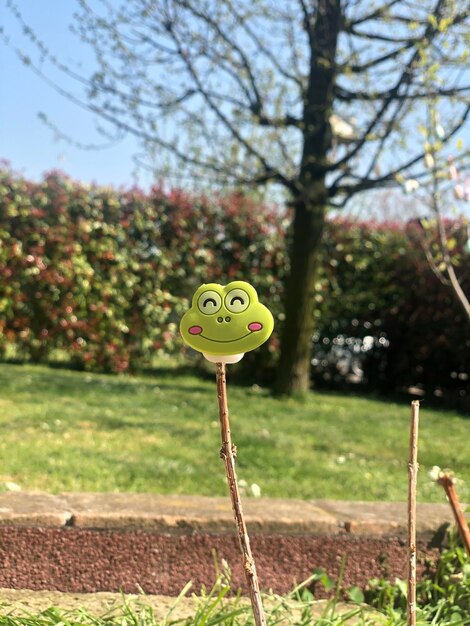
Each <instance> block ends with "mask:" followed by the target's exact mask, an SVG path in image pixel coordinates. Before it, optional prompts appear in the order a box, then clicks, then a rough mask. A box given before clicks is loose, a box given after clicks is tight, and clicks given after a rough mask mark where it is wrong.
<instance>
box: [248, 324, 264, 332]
mask: <svg viewBox="0 0 470 626" xmlns="http://www.w3.org/2000/svg"><path fill="white" fill-rule="evenodd" d="M262 328H263V324H260V323H259V322H251V324H248V330H251V331H252V332H253V333H256V332H258V331H259V330H261V329H262Z"/></svg>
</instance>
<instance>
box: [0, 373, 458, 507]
mask: <svg viewBox="0 0 470 626" xmlns="http://www.w3.org/2000/svg"><path fill="white" fill-rule="evenodd" d="M229 374H230V372H229ZM228 392H229V406H230V414H231V426H232V437H233V440H234V442H235V443H236V444H237V446H238V451H239V452H238V474H239V478H240V479H244V480H245V481H246V482H247V483H248V484H252V483H256V484H258V485H259V486H260V488H261V494H262V495H264V496H272V497H274V496H277V497H291V498H294V497H297V498H337V499H357V500H359V499H363V500H385V499H387V500H405V499H406V485H407V455H408V423H409V413H410V409H409V406H407V405H406V404H398V403H394V402H388V401H380V400H374V399H370V398H366V397H354V396H344V395H339V394H334V393H311V394H310V395H309V397H308V399H307V400H304V401H299V400H292V399H283V400H281V399H275V398H272V397H271V396H270V395H269V393H268V391H267V390H264V389H260V388H258V387H256V386H254V387H252V388H249V387H239V386H235V385H234V384H232V383H231V382H230V375H229V384H228ZM469 433H470V420H469V419H468V418H465V417H463V416H462V415H459V414H458V413H456V412H453V411H439V410H435V409H431V408H427V407H426V405H425V404H424V405H423V406H422V409H421V426H420V451H419V456H420V465H421V472H420V476H419V497H420V499H421V500H424V501H440V502H442V501H443V500H444V496H443V493H442V491H441V490H440V488H438V487H437V486H436V485H435V484H433V483H432V482H431V481H430V479H429V478H428V476H427V471H428V470H429V469H430V468H431V467H432V466H433V465H439V466H441V467H443V468H444V467H446V468H447V467H448V468H451V469H453V470H454V471H455V473H456V474H457V475H458V476H459V478H460V479H462V480H463V483H462V484H460V485H459V492H460V495H461V498H462V499H463V500H470V489H469V486H470V454H469V453H468V452H469V448H468V442H469ZM219 449H220V440H219V429H218V413H217V396H216V388H215V382H214V381H213V380H212V379H202V378H200V377H197V376H196V375H195V374H194V373H192V372H191V371H189V370H187V369H184V368H179V369H178V368H177V367H174V368H172V367H167V368H166V369H163V368H162V369H161V370H156V371H155V373H154V374H153V375H152V376H150V375H149V376H142V377H135V378H133V377H130V376H106V375H95V374H88V373H83V372H73V371H68V370H63V369H50V368H47V367H42V366H31V365H23V366H19V365H8V364H0V489H5V488H6V483H8V482H13V483H16V484H18V485H19V486H20V487H21V488H22V489H24V490H31V489H40V490H45V491H48V492H52V493H54V492H61V491H123V492H125V491H134V492H154V493H161V494H164V493H172V494H201V495H212V496H215V495H226V484H225V474H224V470H223V466H222V463H221V461H220V458H219Z"/></svg>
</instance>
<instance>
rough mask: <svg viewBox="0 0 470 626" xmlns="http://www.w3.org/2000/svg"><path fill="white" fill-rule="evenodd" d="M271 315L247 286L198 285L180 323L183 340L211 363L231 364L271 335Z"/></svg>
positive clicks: (242, 282) (239, 281) (235, 284)
mask: <svg viewBox="0 0 470 626" xmlns="http://www.w3.org/2000/svg"><path fill="white" fill-rule="evenodd" d="M273 328H274V320H273V316H272V315H271V312H270V311H269V310H268V309H267V308H266V307H265V306H264V304H261V302H259V301H258V294H257V293H256V290H255V289H254V287H252V286H251V285H250V284H248V283H246V282H244V281H242V280H236V281H234V282H232V283H229V284H228V285H227V286H226V287H223V286H222V285H217V284H216V283H208V284H207V285H201V287H199V289H198V290H197V291H196V293H195V294H194V296H193V300H192V305H191V308H190V309H189V311H187V312H186V313H185V314H184V315H183V317H182V319H181V323H180V332H181V336H182V337H183V339H184V341H185V342H186V343H187V344H188V345H190V346H191V348H194V350H197V351H198V352H202V353H203V354H204V356H205V357H206V358H207V359H208V360H209V361H212V362H218V361H223V362H225V363H235V362H236V361H239V360H240V359H241V358H242V356H243V354H244V353H245V352H249V351H250V350H254V349H255V348H258V347H259V346H260V345H261V344H262V343H264V342H265V341H266V340H267V339H268V338H269V336H270V335H271V333H272V331H273Z"/></svg>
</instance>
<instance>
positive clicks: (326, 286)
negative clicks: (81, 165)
mask: <svg viewBox="0 0 470 626" xmlns="http://www.w3.org/2000/svg"><path fill="white" fill-rule="evenodd" d="M289 224H290V216H289V214H287V213H285V212H283V211H281V210H280V209H276V208H275V207H270V206H267V205H263V204H261V203H259V202H256V201H255V200H254V199H252V198H250V197H246V196H243V195H240V194H232V195H229V196H226V197H224V196H218V195H216V196H214V197H212V198H211V199H209V198H208V197H205V196H203V195H202V196H191V195H189V194H186V193H183V192H181V191H178V190H172V191H169V192H165V191H164V190H163V189H162V188H161V187H156V188H154V189H153V190H152V191H151V192H150V193H149V194H145V193H143V192H142V191H140V190H138V189H130V190H112V189H105V188H100V187H85V186H84V185H80V184H78V183H73V182H72V181H70V180H69V179H68V178H66V177H65V176H63V175H61V174H58V173H51V174H49V175H47V176H46V177H45V178H44V180H43V181H42V182H40V183H32V182H28V181H26V180H24V179H22V178H20V177H18V176H15V175H13V174H12V173H11V172H10V171H8V170H5V171H3V172H2V174H1V176H0V237H1V246H0V276H1V278H2V280H1V281H0V312H1V315H0V330H1V331H2V332H1V334H0V350H1V351H3V352H5V351H6V350H7V348H8V347H9V346H14V348H15V351H16V354H17V355H18V356H20V357H23V358H28V359H31V360H33V361H41V360H45V359H47V358H50V357H51V355H52V356H53V355H54V354H56V353H57V351H58V350H59V351H61V353H62V354H65V355H66V356H67V357H68V358H69V359H70V360H72V361H73V362H74V363H75V365H76V366H78V367H82V368H86V369H89V370H95V371H116V372H122V371H127V370H137V369H139V368H142V367H144V366H147V365H149V364H151V362H152V359H153V357H154V356H155V354H158V353H159V352H166V353H171V352H175V351H180V350H181V349H182V345H181V343H180V342H179V339H178V333H177V323H178V320H179V318H180V316H181V313H182V311H183V310H184V309H185V307H186V305H187V297H188V296H189V295H190V294H191V293H193V291H194V290H195V288H196V287H197V286H199V285H200V284H201V283H203V282H210V281H215V282H225V281H226V280H231V279H234V278H245V279H248V280H250V281H252V282H253V284H254V285H255V287H256V288H257V290H258V291H259V293H260V296H261V298H262V300H263V301H265V302H268V303H269V306H270V308H271V310H272V312H273V314H274V316H275V319H276V332H275V334H274V335H273V337H272V338H271V340H270V342H269V344H268V345H267V346H265V347H264V348H263V349H262V350H257V351H255V352H253V353H250V354H249V355H247V357H246V358H245V359H244V360H243V361H242V365H243V368H244V369H245V372H246V371H247V370H248V371H249V372H250V371H253V369H255V370H256V371H257V372H258V373H260V372H262V373H263V375H262V377H261V378H259V376H258V379H259V380H265V381H266V380H269V379H270V377H271V376H272V372H273V370H274V366H275V364H276V360H277V355H278V348H279V339H278V337H279V330H280V329H281V328H282V323H283V319H284V310H283V293H284V290H283V285H284V281H285V277H286V274H287V272H288V265H289V264H288V257H287V253H286V247H287V245H286V240H287V239H288V237H287V236H286V235H287V233H289ZM416 228H418V226H417V225H415V224H410V225H408V226H407V227H403V226H401V225H397V224H393V223H382V224H376V223H363V222H362V223H359V222H351V221H346V220H334V221H329V222H327V226H326V230H325V234H324V237H323V244H322V263H321V268H322V269H321V271H320V272H319V274H318V277H317V282H316V288H315V299H316V302H317V305H318V307H317V311H316V313H315V315H316V328H317V334H316V336H315V338H314V346H313V359H314V360H313V367H312V374H313V376H314V378H315V380H316V381H317V382H318V381H321V382H327V383H330V382H333V383H335V384H336V383H341V382H343V381H346V380H348V376H349V377H350V374H351V362H352V361H354V359H356V357H358V361H359V367H360V369H361V372H360V377H359V378H360V381H361V382H362V383H367V384H368V385H369V386H370V387H373V388H382V389H386V390H391V389H395V388H396V387H400V386H409V385H421V386H422V388H423V390H428V391H431V392H434V391H435V390H436V389H438V392H439V390H444V391H445V390H446V389H455V390H457V393H460V391H462V390H464V387H465V385H466V384H467V383H466V381H467V380H468V373H469V372H470V364H469V358H470V357H469V355H470V350H469V347H470V328H469V326H468V324H466V322H465V320H464V318H463V314H462V312H461V311H460V309H459V307H458V304H456V302H455V301H454V299H453V297H452V293H451V291H450V290H449V289H448V288H446V287H445V286H444V285H442V284H441V283H440V282H439V280H438V279H437V278H436V277H435V275H434V274H433V273H432V271H431V270H430V268H429V267H428V265H427V262H426V259H425V256H424V254H423V253H422V251H421V249H420V247H419V245H418V243H417V241H418V238H417V236H416ZM449 228H451V229H452V232H453V239H452V240H453V241H454V242H455V246H454V254H455V255H456V256H457V255H458V256H459V259H460V274H461V279H462V284H463V285H464V286H465V288H467V286H468V285H470V273H469V271H468V262H467V261H466V258H467V257H466V256H465V250H464V245H465V242H466V237H465V233H464V232H463V229H461V230H458V228H457V226H456V224H451V225H449ZM461 231H462V232H461Z"/></svg>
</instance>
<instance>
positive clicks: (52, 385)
mask: <svg viewBox="0 0 470 626" xmlns="http://www.w3.org/2000/svg"><path fill="white" fill-rule="evenodd" d="M3 363H5V364H6V365H13V366H23V365H32V366H33V367H34V366H35V365H37V366H38V368H39V367H49V368H50V369H51V371H55V372H56V375H54V376H51V375H50V374H49V373H47V372H46V371H43V372H41V371H40V370H38V371H37V372H35V374H34V377H35V384H36V385H40V386H43V387H44V388H47V389H48V390H50V391H51V392H57V393H69V394H73V395H75V394H76V393H81V392H82V387H83V386H86V388H87V389H93V388H96V389H97V390H100V391H102V390H103V389H106V388H108V390H109V391H110V392H111V393H116V394H117V395H121V394H138V393H140V392H142V389H143V388H147V389H148V390H149V391H151V390H153V389H155V387H156V386H157V387H159V388H161V389H164V390H167V391H172V390H174V391H178V390H180V391H183V390H184V392H185V393H186V392H187V393H194V392H201V391H206V388H205V387H204V386H202V385H197V384H196V385H194V384H188V385H182V384H181V382H182V380H183V379H188V378H190V377H195V378H197V379H199V380H200V381H201V382H213V381H214V380H215V369H214V370H212V369H210V367H208V366H207V365H205V364H203V363H201V362H198V361H194V362H190V363H189V364H186V363H179V364H171V365H166V364H161V365H157V366H155V367H151V368H146V369H144V370H143V371H141V372H139V373H137V374H136V375H135V376H134V375H133V374H125V375H119V374H114V373H94V372H93V373H92V372H86V371H83V370H77V368H74V367H73V364H71V363H70V362H67V361H52V362H49V363H46V364H31V363H29V362H25V361H23V360H20V359H9V360H5V361H3ZM19 369H20V367H19ZM59 372H60V373H62V372H63V373H64V375H63V376H61V375H60V373H59ZM72 372H73V373H78V374H79V375H80V377H83V378H81V381H80V382H81V384H80V385H78V386H77V379H76V378H74V379H71V378H70V376H69V375H70V374H71V373H72ZM17 382H18V384H19V386H21V376H19V377H18V380H17ZM24 384H25V386H28V385H30V382H28V381H27V380H26V381H25V383H24ZM214 384H215V383H214ZM230 385H231V386H232V385H233V386H234V387H237V388H240V389H246V390H250V389H251V388H252V387H253V381H250V380H249V379H248V378H247V377H246V376H238V375H237V372H236V371H235V372H233V373H231V375H230ZM263 389H265V390H269V386H266V385H263ZM312 392H313V393H314V394H316V395H323V396H327V397H331V396H340V397H347V398H357V399H366V400H367V399H369V400H374V401H376V402H381V403H384V404H390V403H391V402H393V403H394V404H397V405H400V406H409V405H410V403H411V402H412V401H413V400H419V401H420V403H421V406H422V408H423V409H425V410H430V411H433V412H439V411H443V410H445V411H448V410H453V411H455V412H456V413H458V414H460V415H462V416H463V417H465V418H468V417H470V407H469V406H468V400H467V402H466V403H464V401H462V399H461V398H450V399H449V398H439V397H436V396H434V395H433V394H431V393H427V394H425V395H424V396H421V397H419V396H417V395H414V394H411V393H407V392H405V391H396V392H388V393H380V392H378V391H376V390H370V389H366V388H363V387H362V388H358V387H357V386H346V385H340V386H330V385H318V386H317V387H315V388H314V389H312ZM282 399H283V398H282V397H280V398H279V400H280V401H282ZM309 399H310V394H307V395H306V396H305V395H304V396H301V397H299V398H298V399H297V400H298V401H299V402H300V403H304V402H308V401H309ZM464 400H465V399H464Z"/></svg>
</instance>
